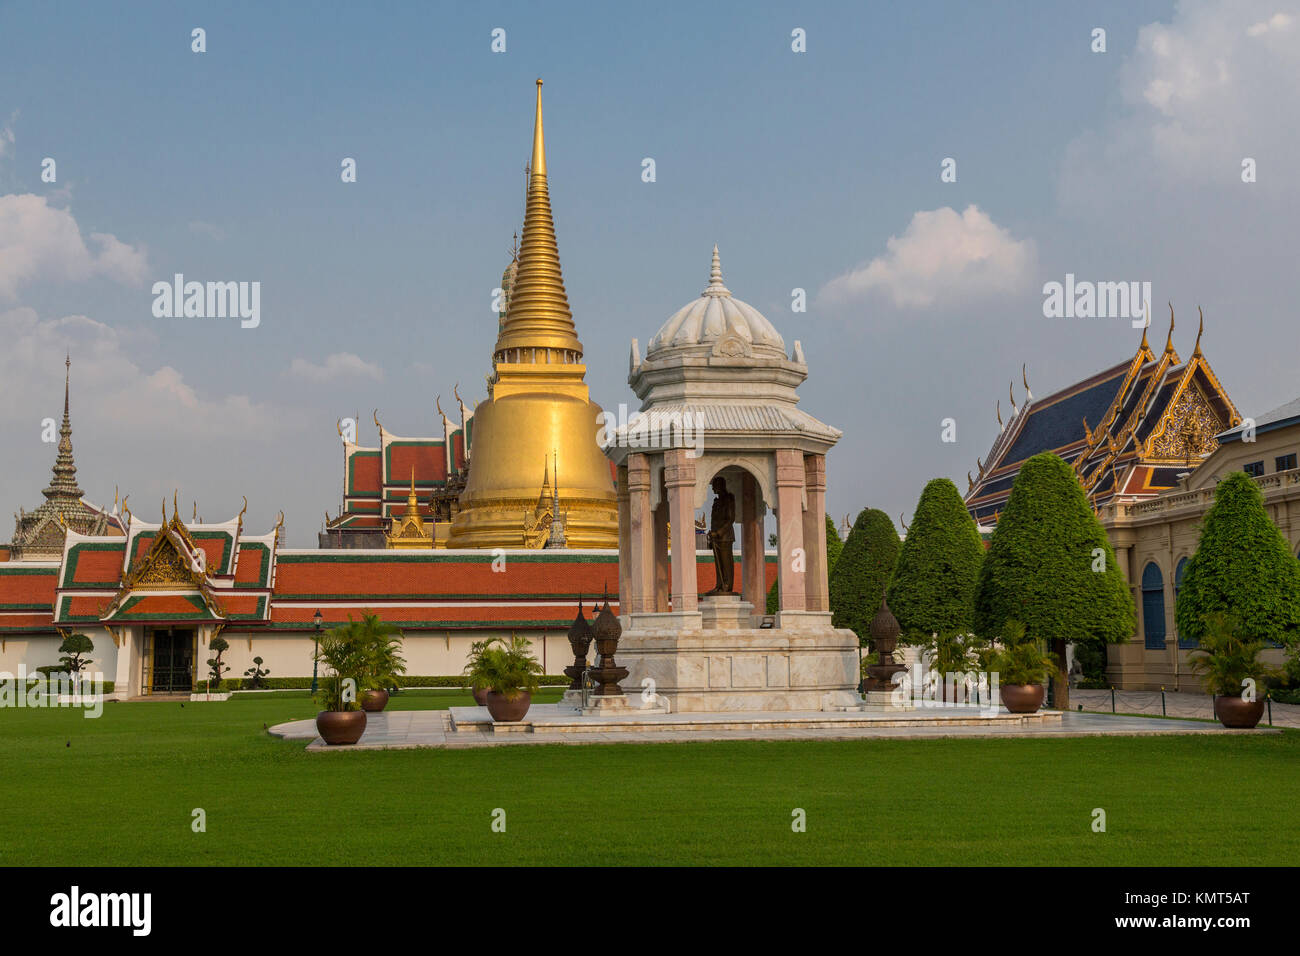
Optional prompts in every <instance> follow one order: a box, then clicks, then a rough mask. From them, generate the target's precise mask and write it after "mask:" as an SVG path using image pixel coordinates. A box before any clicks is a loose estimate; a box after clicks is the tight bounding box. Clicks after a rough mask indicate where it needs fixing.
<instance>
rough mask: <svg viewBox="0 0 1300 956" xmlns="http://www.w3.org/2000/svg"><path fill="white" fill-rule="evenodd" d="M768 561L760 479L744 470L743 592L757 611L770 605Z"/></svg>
mask: <svg viewBox="0 0 1300 956" xmlns="http://www.w3.org/2000/svg"><path fill="white" fill-rule="evenodd" d="M766 563H767V559H766V557H765V552H764V548H763V511H762V500H761V499H760V497H759V493H758V482H757V481H755V480H754V476H753V475H751V474H750V473H749V472H745V474H744V477H743V478H742V479H741V493H740V580H741V585H740V593H741V596H742V598H743V599H744V600H746V601H748V602H749V603H750V604H752V605H754V613H755V614H760V615H761V614H763V613H765V608H766V606H767V587H766V580H767V575H766V574H764V569H765V565H766Z"/></svg>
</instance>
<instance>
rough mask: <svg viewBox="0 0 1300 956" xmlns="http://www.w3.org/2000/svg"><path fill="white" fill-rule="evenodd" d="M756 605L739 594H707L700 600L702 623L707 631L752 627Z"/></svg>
mask: <svg viewBox="0 0 1300 956" xmlns="http://www.w3.org/2000/svg"><path fill="white" fill-rule="evenodd" d="M753 614H754V605H752V604H750V603H749V602H748V601H745V600H742V599H741V597H740V595H739V594H707V595H703V596H702V597H701V598H700V622H701V625H702V626H703V627H704V628H705V629H707V630H710V631H712V630H716V629H717V628H746V627H750V626H751V618H752V617H753Z"/></svg>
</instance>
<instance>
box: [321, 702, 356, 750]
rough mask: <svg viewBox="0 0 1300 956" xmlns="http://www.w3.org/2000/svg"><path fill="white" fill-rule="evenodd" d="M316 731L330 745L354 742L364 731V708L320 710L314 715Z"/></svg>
mask: <svg viewBox="0 0 1300 956" xmlns="http://www.w3.org/2000/svg"><path fill="white" fill-rule="evenodd" d="M316 732H317V733H318V734H320V736H321V739H322V740H324V741H325V743H327V744H329V745H330V746H331V747H334V746H338V745H339V744H354V743H356V742H357V741H358V740H360V739H361V735H362V734H364V733H365V732H366V712H365V711H364V710H322V711H321V712H320V713H319V714H317V715H316Z"/></svg>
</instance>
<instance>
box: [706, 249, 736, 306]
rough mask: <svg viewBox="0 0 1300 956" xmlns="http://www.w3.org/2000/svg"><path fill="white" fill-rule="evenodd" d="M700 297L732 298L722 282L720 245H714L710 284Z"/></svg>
mask: <svg viewBox="0 0 1300 956" xmlns="http://www.w3.org/2000/svg"><path fill="white" fill-rule="evenodd" d="M700 295H711V296H714V297H722V296H726V297H727V298H730V297H731V290H730V289H728V288H727V287H726V285H724V284H723V282H722V260H721V259H719V258H718V244H717V243H716V242H715V243H714V244H713V266H712V267H711V268H710V269H709V284H708V286H707V287H706V288H705V289H704V291H703V292H701V293H700Z"/></svg>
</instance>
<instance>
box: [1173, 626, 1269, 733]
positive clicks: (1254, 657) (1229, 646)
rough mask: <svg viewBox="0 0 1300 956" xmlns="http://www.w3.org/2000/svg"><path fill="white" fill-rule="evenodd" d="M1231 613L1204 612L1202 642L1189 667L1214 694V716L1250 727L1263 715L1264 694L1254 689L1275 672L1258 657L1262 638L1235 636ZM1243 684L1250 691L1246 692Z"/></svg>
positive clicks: (1225, 722)
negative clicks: (1248, 638) (1253, 639)
mask: <svg viewBox="0 0 1300 956" xmlns="http://www.w3.org/2000/svg"><path fill="white" fill-rule="evenodd" d="M1239 631H1240V624H1239V622H1238V620H1237V618H1235V617H1234V616H1232V615H1230V614H1225V613H1224V612H1222V611H1216V612H1214V613H1212V614H1207V615H1205V633H1204V634H1202V635H1201V646H1200V647H1199V648H1197V649H1196V650H1194V651H1192V653H1191V654H1190V655H1189V656H1188V664H1189V665H1190V666H1191V668H1192V670H1193V671H1194V672H1195V673H1197V674H1199V675H1201V681H1202V683H1203V684H1204V685H1205V689H1206V690H1207V691H1209V692H1210V693H1211V694H1213V695H1214V716H1215V717H1217V718H1219V723H1221V724H1223V726H1225V727H1235V728H1244V729H1250V728H1252V727H1255V726H1256V725H1257V724H1258V723H1259V721H1260V719H1261V718H1262V717H1263V716H1264V697H1263V694H1262V692H1261V693H1254V692H1253V691H1254V690H1255V688H1261V691H1262V687H1263V684H1264V682H1265V681H1266V680H1269V679H1271V678H1276V677H1277V676H1278V672H1277V671H1276V670H1274V669H1273V668H1271V667H1269V666H1267V665H1266V664H1265V663H1264V662H1263V661H1261V660H1260V659H1259V655H1260V652H1261V651H1263V650H1264V642H1263V641H1249V640H1245V639H1243V638H1241V637H1240V636H1238V632H1239ZM1246 688H1250V689H1251V691H1252V693H1250V694H1247V693H1246Z"/></svg>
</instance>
